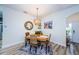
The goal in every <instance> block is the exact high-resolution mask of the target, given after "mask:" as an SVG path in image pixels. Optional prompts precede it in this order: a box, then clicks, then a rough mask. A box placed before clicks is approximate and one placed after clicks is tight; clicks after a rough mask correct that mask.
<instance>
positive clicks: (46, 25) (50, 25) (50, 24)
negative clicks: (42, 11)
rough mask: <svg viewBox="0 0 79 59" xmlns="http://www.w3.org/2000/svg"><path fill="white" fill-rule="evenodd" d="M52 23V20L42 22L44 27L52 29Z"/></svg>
mask: <svg viewBox="0 0 79 59" xmlns="http://www.w3.org/2000/svg"><path fill="white" fill-rule="evenodd" d="M52 25H53V22H52V21H48V22H44V29H52Z"/></svg>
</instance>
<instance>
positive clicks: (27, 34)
mask: <svg viewBox="0 0 79 59" xmlns="http://www.w3.org/2000/svg"><path fill="white" fill-rule="evenodd" d="M29 35H30V33H29V32H26V33H25V47H26V46H27V43H29V42H30V41H29V40H30V39H28V38H27V36H29Z"/></svg>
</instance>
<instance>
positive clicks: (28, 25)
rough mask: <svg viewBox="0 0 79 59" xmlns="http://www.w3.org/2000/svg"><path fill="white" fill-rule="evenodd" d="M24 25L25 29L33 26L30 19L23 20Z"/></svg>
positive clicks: (30, 28)
mask: <svg viewBox="0 0 79 59" xmlns="http://www.w3.org/2000/svg"><path fill="white" fill-rule="evenodd" d="M24 27H25V29H27V30H32V28H33V23H32V22H31V21H27V22H25V24H24Z"/></svg>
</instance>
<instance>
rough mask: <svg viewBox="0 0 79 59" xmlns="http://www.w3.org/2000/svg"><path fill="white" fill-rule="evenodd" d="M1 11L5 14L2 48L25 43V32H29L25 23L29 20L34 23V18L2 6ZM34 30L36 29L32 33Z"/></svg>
mask: <svg viewBox="0 0 79 59" xmlns="http://www.w3.org/2000/svg"><path fill="white" fill-rule="evenodd" d="M0 11H2V12H3V40H2V48H6V47H9V46H12V45H15V44H18V43H21V42H24V36H25V32H26V31H27V30H26V29H25V28H24V23H25V22H26V21H28V20H29V21H30V20H31V21H32V19H33V18H34V17H32V16H30V15H28V14H24V13H22V12H19V11H17V10H14V9H10V8H7V7H3V6H0ZM34 30H35V28H34V29H33V30H31V31H30V32H33V31H34Z"/></svg>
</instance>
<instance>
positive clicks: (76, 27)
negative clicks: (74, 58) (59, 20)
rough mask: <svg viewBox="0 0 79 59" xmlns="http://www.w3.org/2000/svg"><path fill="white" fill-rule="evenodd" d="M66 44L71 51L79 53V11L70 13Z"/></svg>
mask: <svg viewBox="0 0 79 59" xmlns="http://www.w3.org/2000/svg"><path fill="white" fill-rule="evenodd" d="M66 25H67V26H66V41H68V42H67V43H66V44H68V46H67V48H68V49H69V53H70V54H72V55H74V54H75V55H76V54H78V55H79V12H77V13H74V14H72V15H70V16H69V17H68V18H67V23H66Z"/></svg>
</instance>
